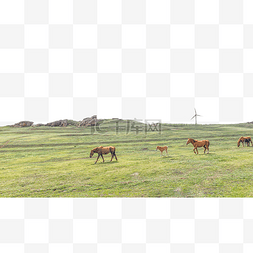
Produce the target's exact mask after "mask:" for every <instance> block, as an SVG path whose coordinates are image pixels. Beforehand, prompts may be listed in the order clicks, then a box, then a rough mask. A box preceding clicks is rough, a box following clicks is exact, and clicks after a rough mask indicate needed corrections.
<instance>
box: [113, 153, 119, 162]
mask: <svg viewBox="0 0 253 253" xmlns="http://www.w3.org/2000/svg"><path fill="white" fill-rule="evenodd" d="M114 156H115V158H116V161H118V159H117V156H116V154H115V153H114Z"/></svg>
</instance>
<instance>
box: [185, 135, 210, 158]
mask: <svg viewBox="0 0 253 253" xmlns="http://www.w3.org/2000/svg"><path fill="white" fill-rule="evenodd" d="M189 143H191V144H192V145H193V147H194V149H193V151H194V153H195V154H196V152H195V150H196V151H197V154H198V153H199V152H198V149H197V148H198V147H203V148H204V153H205V152H206V149H207V153H209V145H210V142H209V141H208V140H203V141H198V140H194V139H191V138H189V139H188V141H187V142H186V145H188V144H189Z"/></svg>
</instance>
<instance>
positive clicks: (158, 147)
mask: <svg viewBox="0 0 253 253" xmlns="http://www.w3.org/2000/svg"><path fill="white" fill-rule="evenodd" d="M157 149H159V150H160V152H161V156H162V155H163V151H166V153H168V152H167V149H168V146H164V147H160V146H157V147H156V151H157Z"/></svg>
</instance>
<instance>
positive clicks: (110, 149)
mask: <svg viewBox="0 0 253 253" xmlns="http://www.w3.org/2000/svg"><path fill="white" fill-rule="evenodd" d="M115 150H116V149H115V147H113V146H109V147H102V146H100V147H97V148H94V149H92V150H91V151H90V158H91V157H92V156H93V155H94V153H98V158H99V157H100V156H101V157H102V158H103V162H105V160H104V157H103V155H106V154H109V153H111V155H112V157H111V161H112V158H113V157H114V156H115V158H116V160H117V161H118V159H117V156H116V154H115ZM98 158H97V160H96V162H95V164H96V163H97V161H98ZM111 161H110V162H111Z"/></svg>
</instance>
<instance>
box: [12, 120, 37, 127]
mask: <svg viewBox="0 0 253 253" xmlns="http://www.w3.org/2000/svg"><path fill="white" fill-rule="evenodd" d="M32 125H33V122H32V121H20V122H19V123H16V124H14V125H12V127H30V126H32Z"/></svg>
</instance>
